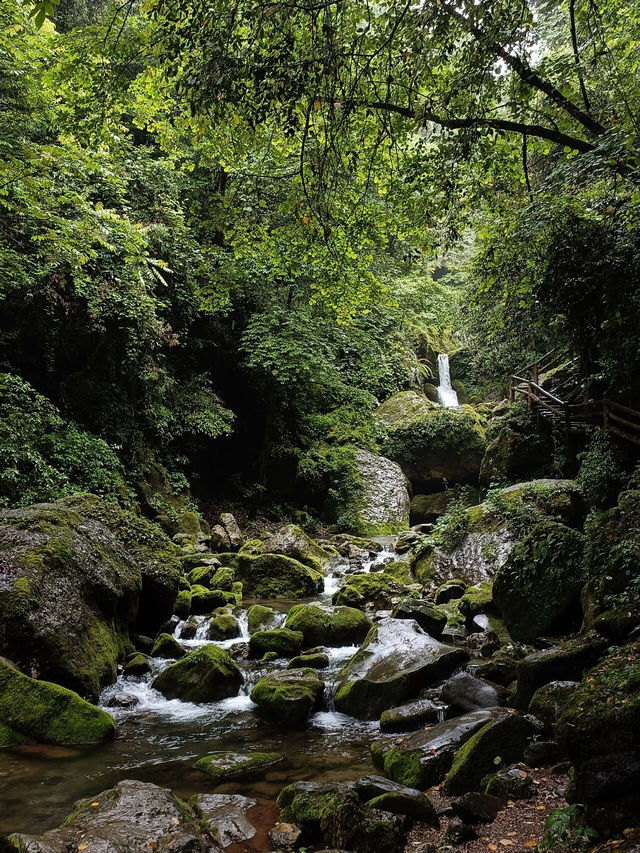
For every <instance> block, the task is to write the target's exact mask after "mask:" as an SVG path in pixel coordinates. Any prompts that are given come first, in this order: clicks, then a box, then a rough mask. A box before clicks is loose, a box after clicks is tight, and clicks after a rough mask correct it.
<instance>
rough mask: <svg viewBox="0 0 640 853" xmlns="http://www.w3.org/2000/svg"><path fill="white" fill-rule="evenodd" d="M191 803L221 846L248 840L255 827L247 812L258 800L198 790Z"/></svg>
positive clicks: (239, 795) (253, 833)
mask: <svg viewBox="0 0 640 853" xmlns="http://www.w3.org/2000/svg"><path fill="white" fill-rule="evenodd" d="M189 805H190V806H191V808H192V809H193V810H194V811H195V813H196V815H197V816H198V817H199V818H200V823H201V824H204V826H206V828H207V831H208V832H209V833H210V834H211V835H212V836H213V839H214V841H215V842H216V843H217V844H219V845H220V847H229V846H230V845H232V844H240V843H242V842H243V841H248V840H249V839H250V838H253V836H254V835H255V834H256V828H255V826H254V825H253V824H252V823H251V821H250V820H249V818H248V816H247V812H248V811H249V809H252V808H253V807H254V806H255V805H256V801H255V800H251V799H249V797H243V796H242V795H241V794H195V795H194V796H193V797H191V799H190V800H189Z"/></svg>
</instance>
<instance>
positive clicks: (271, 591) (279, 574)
mask: <svg viewBox="0 0 640 853" xmlns="http://www.w3.org/2000/svg"><path fill="white" fill-rule="evenodd" d="M220 557H221V559H224V562H225V564H227V565H229V566H231V567H232V568H233V569H234V571H235V578H236V580H237V581H242V585H243V593H244V595H245V596H250V597H251V598H289V599H294V598H304V597H306V596H311V595H315V593H317V592H322V589H323V588H324V575H323V573H322V572H320V571H318V570H317V569H312V568H310V567H309V566H307V565H305V564H304V563H300V562H299V561H298V560H294V559H293V558H292V557H285V556H284V555H283V554H248V553H244V552H241V553H239V554H221V555H220Z"/></svg>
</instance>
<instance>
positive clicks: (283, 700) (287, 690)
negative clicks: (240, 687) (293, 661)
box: [251, 669, 324, 726]
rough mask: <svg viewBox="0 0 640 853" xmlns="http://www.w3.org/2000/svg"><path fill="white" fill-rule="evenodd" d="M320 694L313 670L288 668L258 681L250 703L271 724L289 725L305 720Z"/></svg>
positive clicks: (321, 690) (320, 687)
mask: <svg viewBox="0 0 640 853" xmlns="http://www.w3.org/2000/svg"><path fill="white" fill-rule="evenodd" d="M323 691H324V682H323V681H321V680H320V678H318V675H317V673H316V672H315V671H314V670H313V669H292V670H285V671H284V672H274V673H271V674H270V675H267V676H264V677H263V678H261V679H260V680H259V681H258V682H257V684H256V685H255V687H254V688H253V690H252V691H251V701H252V702H255V703H256V705H257V706H258V708H259V709H260V711H261V713H262V714H264V716H266V717H268V718H269V719H271V720H273V721H274V722H277V723H279V724H281V725H292V726H293V725H299V724H301V723H304V722H305V721H306V719H307V718H308V716H309V714H310V713H311V711H312V710H313V708H314V707H315V706H316V705H317V704H318V702H319V701H320V698H321V696H322V693H323Z"/></svg>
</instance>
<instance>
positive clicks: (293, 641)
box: [249, 628, 304, 658]
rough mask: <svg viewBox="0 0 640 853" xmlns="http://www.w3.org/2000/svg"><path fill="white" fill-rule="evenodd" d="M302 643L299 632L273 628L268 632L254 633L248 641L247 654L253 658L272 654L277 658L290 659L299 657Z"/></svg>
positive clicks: (301, 635) (302, 637) (302, 638)
mask: <svg viewBox="0 0 640 853" xmlns="http://www.w3.org/2000/svg"><path fill="white" fill-rule="evenodd" d="M303 643H304V636H303V634H302V632H301V631H291V630H289V628H273V629H272V630H270V631H256V632H255V634H252V635H251V639H250V640H249V654H250V655H251V657H254V658H261V657H262V656H263V655H266V654H268V653H269V652H273V654H275V655H276V656H277V657H279V658H292V657H295V656H296V655H299V654H300V652H301V650H302V644H303Z"/></svg>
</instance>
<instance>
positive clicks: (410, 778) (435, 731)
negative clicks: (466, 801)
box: [371, 708, 508, 791]
mask: <svg viewBox="0 0 640 853" xmlns="http://www.w3.org/2000/svg"><path fill="white" fill-rule="evenodd" d="M507 713H508V712H507V711H505V710H504V709H503V708H499V709H488V708H482V709H481V710H479V711H473V712H471V713H469V714H463V715H462V716H460V717H456V718H454V719H452V720H446V721H445V722H443V723H438V724H437V725H435V726H433V727H430V728H424V729H420V730H419V731H417V732H413V733H411V734H408V735H406V736H405V737H403V738H401V739H398V740H396V741H392V740H385V741H374V742H373V743H372V744H371V755H372V757H373V761H374V764H375V765H376V767H379V768H380V769H381V770H383V771H384V774H385V776H388V777H389V779H393V781H394V782H399V783H400V784H401V785H407V786H408V787H410V788H418V789H420V790H422V791H424V790H426V789H427V788H431V787H432V786H433V785H437V784H438V783H439V782H440V781H442V779H443V777H444V775H445V774H446V773H447V771H448V770H449V768H450V767H451V764H452V762H453V758H454V756H455V754H456V751H457V750H459V749H460V747H461V746H462V745H463V744H464V743H466V742H467V741H468V740H469V738H470V737H472V735H474V734H475V733H476V732H477V731H479V730H480V729H481V728H483V727H484V726H485V725H486V724H487V723H488V722H490V721H491V720H493V719H496V718H503V717H504V716H505V715H506V714H507Z"/></svg>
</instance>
